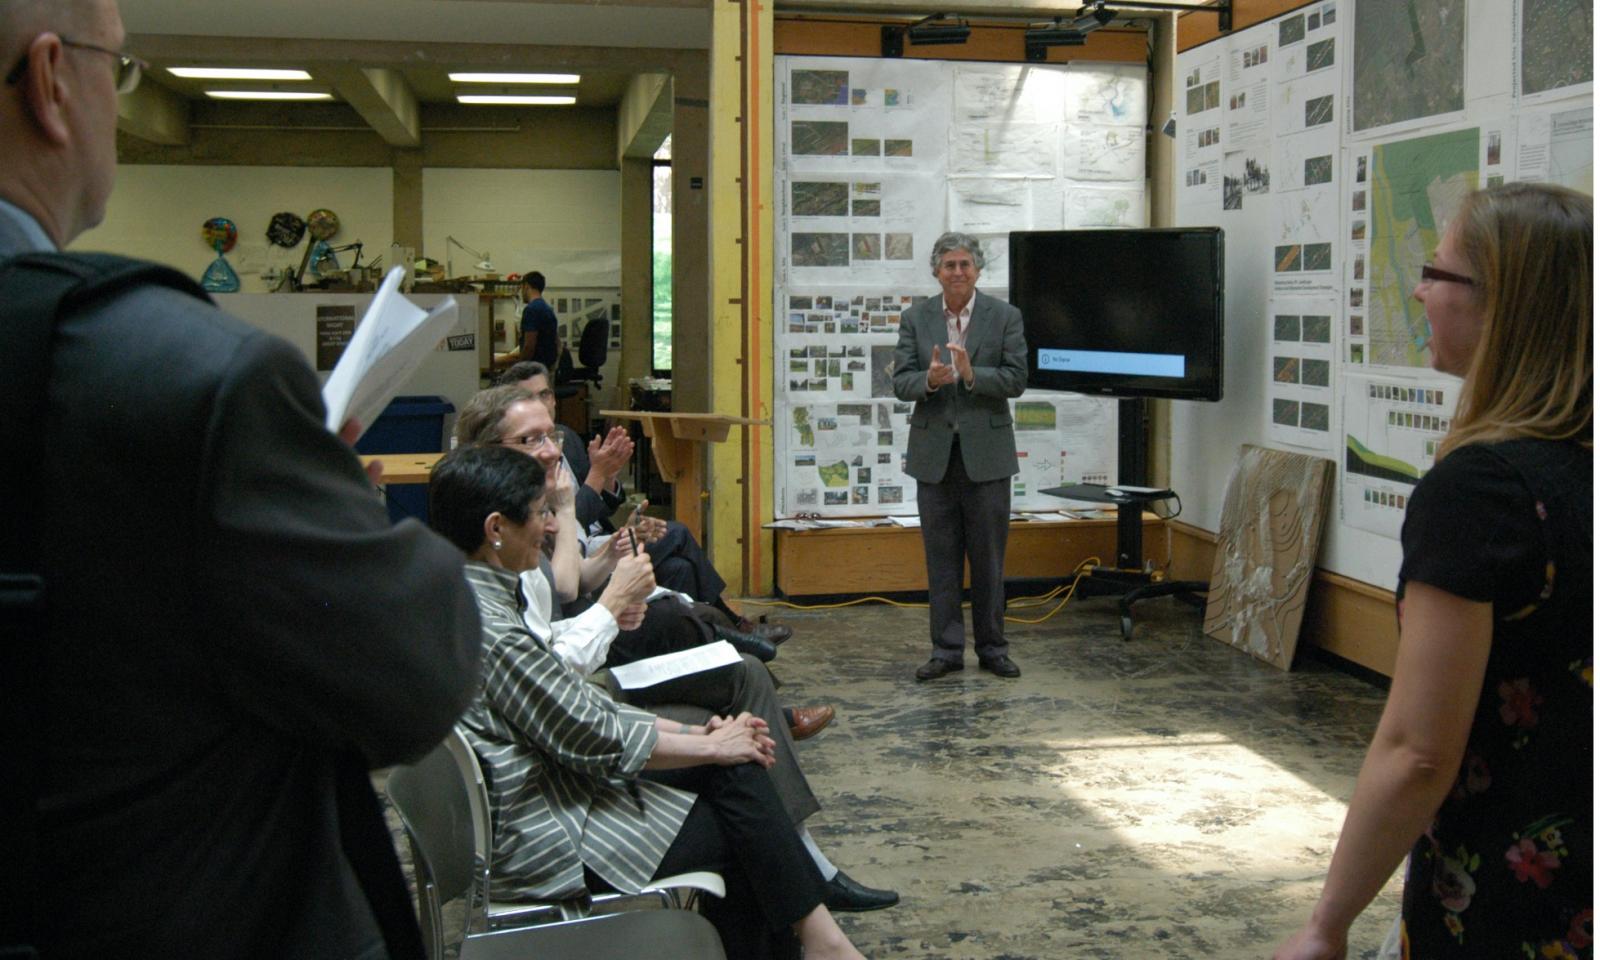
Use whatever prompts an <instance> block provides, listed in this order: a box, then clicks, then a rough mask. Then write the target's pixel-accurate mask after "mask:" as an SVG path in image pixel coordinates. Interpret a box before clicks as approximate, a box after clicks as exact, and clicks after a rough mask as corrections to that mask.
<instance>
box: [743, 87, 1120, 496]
mask: <svg viewBox="0 0 1600 960" xmlns="http://www.w3.org/2000/svg"><path fill="white" fill-rule="evenodd" d="M774 72H775V74H776V77H777V84H776V86H777V91H776V94H775V97H776V104H775V107H776V111H775V112H776V120H775V129H776V135H775V140H776V141H777V143H776V153H777V156H778V161H777V173H776V176H775V189H776V192H777V195H778V197H779V209H778V215H777V217H776V218H775V220H776V228H775V229H776V237H775V241H776V243H775V256H774V260H775V263H774V268H775V269H774V273H775V283H774V287H775V295H776V303H775V304H774V310H775V313H774V316H775V317H777V322H776V323H775V325H774V334H773V348H774V351H775V353H776V357H775V372H774V385H773V387H774V389H773V397H774V404H773V405H774V408H775V409H774V412H773V431H774V455H775V458H776V461H777V462H776V465H775V470H774V474H775V476H776V482H775V483H774V492H773V498H774V503H773V512H774V514H775V515H777V516H779V517H788V516H794V515H795V514H821V515H835V516H850V515H880V514H911V513H915V512H916V482H915V481H914V480H912V479H910V478H909V477H907V476H906V475H905V472H904V470H903V469H902V464H903V462H904V456H905V445H906V435H907V431H908V429H909V415H910V412H911V406H912V405H911V404H910V403H906V402H902V401H899V400H896V399H895V397H894V394H893V390H892V389H891V385H890V373H891V371H892V369H893V356H894V345H895V341H896V339H897V338H898V336H899V331H900V313H901V311H903V310H905V309H907V308H908V307H910V306H912V305H913V304H915V303H918V302H920V301H921V300H922V299H924V298H926V297H928V296H938V295H939V286H938V283H937V282H936V281H935V280H934V278H933V276H932V271H931V269H930V266H929V253H930V251H931V249H932V246H933V242H934V240H935V239H937V238H938V236H939V234H941V233H943V232H944V231H946V230H961V231H964V232H966V233H969V234H971V235H973V236H974V237H976V238H977V240H978V242H979V243H980V245H981V246H982V249H983V254H984V256H985V258H986V260H987V264H986V266H985V267H984V269H983V272H982V275H981V276H980V277H979V279H978V289H979V290H981V291H982V292H984V293H987V294H989V295H990V296H995V297H999V298H1001V299H1005V297H1006V294H1007V290H1006V287H1007V284H1008V283H1009V275H1010V269H1009V266H1008V264H1007V256H1008V234H1009V233H1010V232H1011V231H1012V230H1059V229H1064V228H1071V227H1117V226H1126V227H1143V226H1146V225H1147V223H1148V218H1147V214H1146V199H1145V188H1144V181H1145V125H1146V122H1147V120H1148V108H1147V105H1146V96H1145V95H1146V79H1145V69H1144V67H1143V66H1142V65H1138V64H1126V65H1121V64H1074V65H1070V66H1064V65H1040V64H1029V65H1019V64H1001V63H949V62H936V61H918V60H910V59H906V60H864V59H846V58H821V57H778V58H777V59H776V64H775V69H774ZM1012 414H1013V421H1014V424H1015V431H1016V436H1017V447H1018V459H1019V467H1020V468H1021V472H1020V473H1019V474H1018V475H1017V477H1016V478H1015V480H1014V482H1013V484H1012V507H1013V509H1016V510H1030V509H1039V510H1054V509H1057V508H1059V507H1061V506H1062V505H1063V503H1062V501H1060V500H1058V499H1056V498H1054V497H1051V496H1048V495H1046V494H1041V493H1039V491H1040V490H1042V489H1044V488H1046V487H1054V486H1061V485H1063V484H1067V483H1082V482H1088V483H1106V482H1112V481H1114V480H1115V477H1114V476H1113V473H1112V471H1113V470H1114V468H1115V463H1116V430H1117V427H1116V406H1115V404H1114V403H1113V402H1111V401H1107V400H1101V399H1091V398H1087V397H1081V396H1077V395H1074V394H1063V393H1048V392H1033V391H1030V392H1028V393H1026V394H1024V395H1023V396H1022V397H1020V398H1018V399H1017V400H1015V401H1013V402H1012Z"/></svg>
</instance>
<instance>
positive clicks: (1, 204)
mask: <svg viewBox="0 0 1600 960" xmlns="http://www.w3.org/2000/svg"><path fill="white" fill-rule="evenodd" d="M0 216H5V217H7V218H8V219H10V220H11V221H12V222H13V223H15V224H16V225H17V229H19V230H21V231H22V235H23V236H24V237H27V238H28V242H29V243H31V244H33V248H34V250H35V251H39V252H45V253H53V252H55V249H56V245H55V242H54V241H53V240H51V239H50V235H49V234H48V233H45V232H44V228H43V227H41V226H39V221H37V220H35V219H34V218H33V214H31V213H29V212H28V211H26V210H24V209H22V208H21V207H19V206H17V205H16V204H14V203H9V202H7V201H6V200H4V199H0Z"/></svg>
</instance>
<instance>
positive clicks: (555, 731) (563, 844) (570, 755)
mask: <svg viewBox="0 0 1600 960" xmlns="http://www.w3.org/2000/svg"><path fill="white" fill-rule="evenodd" d="M466 574H467V582H468V583H470V584H471V586H472V592H473V594H474V595H475V596H476V597H477V600H478V613H479V615H480V619H481V620H482V623H483V646H484V649H483V655H484V656H483V689H482V690H481V691H480V693H479V695H478V697H477V698H476V699H475V700H474V701H473V704H472V706H470V707H468V708H467V712H466V714H465V715H464V716H462V718H461V727H462V729H463V730H465V731H466V734H467V739H468V741H469V742H471V744H472V747H473V749H474V750H475V751H476V752H477V754H478V758H479V760H480V761H481V762H482V764H483V770H484V777H485V779H486V780H487V781H488V787H489V801H490V806H491V807H492V808H493V819H494V859H493V863H492V864H491V867H490V870H491V879H490V894H491V896H493V897H494V898H495V899H497V900H516V899H522V900H528V899H535V900H571V899H584V898H587V896H588V891H587V889H586V888H585V887H584V883H583V868H584V867H585V866H587V867H588V868H589V869H591V870H593V871H594V872H595V873H597V874H599V875H600V877H601V878H603V879H604V880H605V881H606V882H607V883H609V884H611V885H612V886H614V887H616V888H617V889H618V890H622V891H625V892H629V893H633V892H637V891H638V890H639V889H640V888H641V887H642V886H644V885H645V884H646V883H648V882H649V881H650V879H651V878H652V877H653V876H654V875H655V872H656V869H657V868H658V867H659V866H660V864H661V859H662V857H664V856H665V855H666V852H667V848H668V847H669V846H671V845H672V841H673V838H675V837H676V836H677V834H678V830H679V829H680V828H681V827H682V826H683V821H684V819H685V818H686V817H687V816H688V815H689V808H690V807H691V806H693V805H694V800H695V797H694V794H692V793H688V792H685V791H683V790H676V789H673V788H671V787H667V786H664V785H662V784H659V783H654V782H651V781H649V780H640V779H637V775H638V773H639V771H640V770H642V769H643V768H644V763H645V760H646V759H647V758H648V757H649V756H650V752H651V751H652V750H653V749H655V745H656V728H655V715H654V714H652V713H647V712H645V711H643V710H636V709H634V708H632V707H627V706H622V705H620V704H618V703H616V702H615V701H613V700H611V699H610V698H609V697H607V696H606V694H605V691H603V690H602V689H600V688H599V687H596V686H595V685H593V684H590V683H587V682H585V681H584V679H583V678H582V677H580V676H579V675H578V674H577V673H576V672H574V671H573V670H571V669H570V668H568V667H567V666H566V665H564V664H563V663H562V662H561V661H560V660H558V659H556V657H555V655H554V654H552V653H551V652H550V649H549V646H548V645H547V643H546V641H545V640H544V639H543V638H540V637H535V636H534V635H533V634H532V633H530V632H529V631H528V628H527V626H526V625H525V624H524V623H523V620H522V615H521V607H522V605H523V604H525V603H526V602H527V600H526V599H525V595H524V594H523V593H522V592H521V591H520V589H519V586H518V578H517V575H516V574H515V573H512V572H510V571H508V570H503V569H500V568H497V567H490V566H487V565H485V564H480V563H468V564H467V566H466ZM548 614H549V611H546V615H547V616H548Z"/></svg>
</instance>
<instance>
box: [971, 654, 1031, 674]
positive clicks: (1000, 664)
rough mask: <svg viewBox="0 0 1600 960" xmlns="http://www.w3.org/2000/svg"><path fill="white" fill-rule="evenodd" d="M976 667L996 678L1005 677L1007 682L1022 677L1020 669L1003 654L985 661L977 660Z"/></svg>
mask: <svg viewBox="0 0 1600 960" xmlns="http://www.w3.org/2000/svg"><path fill="white" fill-rule="evenodd" d="M978 666H980V667H982V668H983V669H985V670H987V671H989V672H990V673H992V674H994V675H995V676H997V677H1005V678H1006V679H1007V680H1015V679H1016V678H1018V677H1020V676H1022V668H1021V667H1019V666H1017V665H1016V664H1015V663H1013V662H1012V661H1011V658H1010V657H1008V656H1006V655H1005V654H1003V653H1002V654H1000V656H998V657H990V658H988V659H987V660H979V661H978Z"/></svg>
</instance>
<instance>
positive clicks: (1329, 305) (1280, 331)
mask: <svg viewBox="0 0 1600 960" xmlns="http://www.w3.org/2000/svg"><path fill="white" fill-rule="evenodd" d="M1338 307H1339V302H1338V299H1337V298H1336V297H1333V296H1324V297H1316V298H1312V297H1275V298H1273V299H1272V300H1270V301H1268V303H1267V310H1268V317H1269V320H1270V330H1271V342H1270V343H1269V344H1268V350H1267V356H1268V357H1269V358H1270V359H1269V361H1268V362H1269V363H1270V365H1271V370H1270V380H1269V381H1268V383H1269V387H1268V394H1269V397H1270V400H1271V404H1272V412H1271V421H1272V422H1271V423H1270V425H1269V426H1268V429H1267V435H1268V436H1269V437H1270V438H1271V439H1272V440H1273V441H1274V442H1277V443H1283V444H1289V445H1291V446H1296V447H1305V448H1308V449H1311V450H1315V451H1317V452H1318V453H1320V454H1322V455H1323V456H1331V455H1332V454H1333V443H1332V438H1333V435H1334V434H1333V416H1332V413H1333V368H1334V362H1333V361H1334V340H1335V336H1334V324H1335V323H1336V322H1337V320H1338V318H1339V310H1338Z"/></svg>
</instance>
